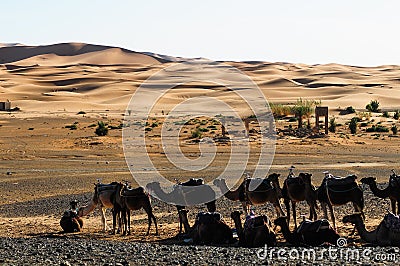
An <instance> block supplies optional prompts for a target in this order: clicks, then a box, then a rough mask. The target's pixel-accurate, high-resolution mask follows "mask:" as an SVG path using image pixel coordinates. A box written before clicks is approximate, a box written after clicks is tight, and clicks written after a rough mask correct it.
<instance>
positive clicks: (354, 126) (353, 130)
mask: <svg viewBox="0 0 400 266" xmlns="http://www.w3.org/2000/svg"><path fill="white" fill-rule="evenodd" d="M357 123H358V117H353V118H352V119H351V120H350V123H349V129H350V132H351V134H356V133H357Z"/></svg>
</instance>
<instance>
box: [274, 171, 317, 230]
mask: <svg viewBox="0 0 400 266" xmlns="http://www.w3.org/2000/svg"><path fill="white" fill-rule="evenodd" d="M311 176H312V174H309V173H300V174H299V176H298V177H294V176H293V174H292V172H290V174H289V176H288V178H286V180H285V182H284V183H283V188H282V197H283V200H284V203H285V206H286V212H287V217H288V223H289V222H290V203H292V209H293V221H294V226H295V228H297V221H296V203H297V202H301V201H306V202H307V204H308V206H310V216H309V219H310V220H316V219H317V212H316V209H317V208H318V206H317V193H316V190H315V187H314V185H313V184H312V183H311Z"/></svg>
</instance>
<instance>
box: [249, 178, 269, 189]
mask: <svg viewBox="0 0 400 266" xmlns="http://www.w3.org/2000/svg"><path fill="white" fill-rule="evenodd" d="M251 182H256V183H258V184H259V185H258V186H261V185H263V186H265V187H264V189H263V190H262V191H260V192H265V190H270V189H273V187H272V185H271V182H270V181H269V180H268V179H265V178H249V179H246V190H247V191H250V192H257V191H254V190H249V186H250V183H251Z"/></svg>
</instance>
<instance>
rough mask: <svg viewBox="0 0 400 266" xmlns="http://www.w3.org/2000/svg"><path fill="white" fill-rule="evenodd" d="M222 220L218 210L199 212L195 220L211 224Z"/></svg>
mask: <svg viewBox="0 0 400 266" xmlns="http://www.w3.org/2000/svg"><path fill="white" fill-rule="evenodd" d="M221 220H222V215H221V214H220V213H219V212H199V213H198V214H197V216H196V221H197V222H199V223H201V224H211V223H216V222H219V221H221Z"/></svg>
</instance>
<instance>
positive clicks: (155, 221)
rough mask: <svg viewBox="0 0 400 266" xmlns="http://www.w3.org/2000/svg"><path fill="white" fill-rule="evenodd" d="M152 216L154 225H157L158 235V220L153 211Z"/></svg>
mask: <svg viewBox="0 0 400 266" xmlns="http://www.w3.org/2000/svg"><path fill="white" fill-rule="evenodd" d="M151 217H152V218H153V222H154V225H155V226H156V236H158V226H157V220H156V217H155V216H154V214H153V212H152V213H151Z"/></svg>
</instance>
